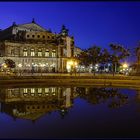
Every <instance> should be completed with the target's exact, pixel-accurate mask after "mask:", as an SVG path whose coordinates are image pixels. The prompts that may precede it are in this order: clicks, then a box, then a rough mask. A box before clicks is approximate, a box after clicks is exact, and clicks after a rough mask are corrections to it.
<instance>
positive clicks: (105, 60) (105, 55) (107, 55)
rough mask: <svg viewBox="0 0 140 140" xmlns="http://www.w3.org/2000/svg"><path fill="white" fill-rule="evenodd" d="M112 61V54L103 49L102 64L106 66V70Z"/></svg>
mask: <svg viewBox="0 0 140 140" xmlns="http://www.w3.org/2000/svg"><path fill="white" fill-rule="evenodd" d="M109 60H110V53H109V52H108V50H107V49H103V50H102V52H101V63H102V64H103V65H104V69H105V64H106V63H108V62H109Z"/></svg>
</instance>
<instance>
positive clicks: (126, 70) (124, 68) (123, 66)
mask: <svg viewBox="0 0 140 140" xmlns="http://www.w3.org/2000/svg"><path fill="white" fill-rule="evenodd" d="M122 68H123V72H124V73H125V74H128V64H127V63H124V64H123V65H122Z"/></svg>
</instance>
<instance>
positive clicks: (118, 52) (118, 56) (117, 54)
mask: <svg viewBox="0 0 140 140" xmlns="http://www.w3.org/2000/svg"><path fill="white" fill-rule="evenodd" d="M109 46H110V48H111V50H112V51H113V53H112V54H111V55H110V61H111V62H112V65H113V76H114V74H115V73H116V69H117V65H119V62H120V60H122V59H124V58H126V57H128V56H129V55H130V52H129V50H128V49H125V48H124V47H123V46H122V45H120V44H114V43H111V44H110V45H109Z"/></svg>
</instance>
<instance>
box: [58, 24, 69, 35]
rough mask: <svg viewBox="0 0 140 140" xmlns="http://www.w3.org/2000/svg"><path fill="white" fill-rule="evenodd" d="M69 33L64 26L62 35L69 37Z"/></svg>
mask: <svg viewBox="0 0 140 140" xmlns="http://www.w3.org/2000/svg"><path fill="white" fill-rule="evenodd" d="M68 32H69V30H68V29H67V28H66V27H65V25H62V28H61V32H60V34H61V35H63V36H68Z"/></svg>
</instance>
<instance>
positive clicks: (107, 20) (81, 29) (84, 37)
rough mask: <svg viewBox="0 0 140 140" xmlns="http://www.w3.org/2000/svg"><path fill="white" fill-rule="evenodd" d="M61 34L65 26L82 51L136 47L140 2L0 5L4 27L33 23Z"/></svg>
mask: <svg viewBox="0 0 140 140" xmlns="http://www.w3.org/2000/svg"><path fill="white" fill-rule="evenodd" d="M33 17H34V18H35V20H36V22H37V23H38V24H40V25H41V26H43V27H45V28H46V29H48V28H51V29H52V31H53V32H57V33H59V31H60V28H61V26H62V24H65V25H66V27H67V28H69V30H70V34H71V35H73V36H74V37H75V43H76V45H77V46H78V47H80V48H87V47H89V46H91V45H92V44H96V45H99V46H101V47H103V48H105V47H108V44H109V43H110V42H116V43H120V44H123V45H124V46H126V47H127V48H134V47H135V46H136V45H137V43H138V41H139V40H140V2H0V28H1V29H4V28H7V27H8V26H10V25H11V24H12V22H13V21H15V22H16V23H17V24H22V23H28V22H31V20H32V18H33Z"/></svg>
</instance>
